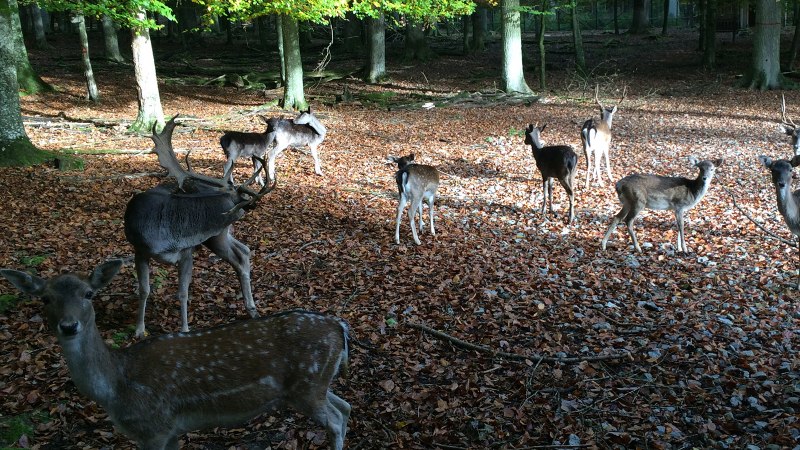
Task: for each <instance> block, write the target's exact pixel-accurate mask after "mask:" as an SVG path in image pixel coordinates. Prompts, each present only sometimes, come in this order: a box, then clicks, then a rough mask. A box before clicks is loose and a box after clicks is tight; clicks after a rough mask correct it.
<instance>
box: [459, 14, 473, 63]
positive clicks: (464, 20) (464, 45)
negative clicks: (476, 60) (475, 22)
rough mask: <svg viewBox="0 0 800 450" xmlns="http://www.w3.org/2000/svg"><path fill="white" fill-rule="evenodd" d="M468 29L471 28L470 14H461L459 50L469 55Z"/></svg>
mask: <svg viewBox="0 0 800 450" xmlns="http://www.w3.org/2000/svg"><path fill="white" fill-rule="evenodd" d="M470 29H472V16H467V15H464V16H461V51H462V52H463V53H464V54H465V55H469V53H470V48H469V45H470V39H469V37H470V36H469V32H470Z"/></svg>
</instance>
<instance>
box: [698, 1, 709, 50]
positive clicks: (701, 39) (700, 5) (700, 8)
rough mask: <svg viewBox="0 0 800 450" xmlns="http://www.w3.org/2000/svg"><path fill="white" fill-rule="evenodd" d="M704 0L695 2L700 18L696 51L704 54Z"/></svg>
mask: <svg viewBox="0 0 800 450" xmlns="http://www.w3.org/2000/svg"><path fill="white" fill-rule="evenodd" d="M706 4H707V2H706V0H697V13H698V16H699V17H700V32H699V33H698V37H699V42H698V44H697V49H698V50H700V51H701V52H704V51H705V49H706Z"/></svg>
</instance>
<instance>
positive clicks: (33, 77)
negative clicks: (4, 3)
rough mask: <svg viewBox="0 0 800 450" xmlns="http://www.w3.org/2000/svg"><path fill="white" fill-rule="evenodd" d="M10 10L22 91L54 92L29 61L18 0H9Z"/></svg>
mask: <svg viewBox="0 0 800 450" xmlns="http://www.w3.org/2000/svg"><path fill="white" fill-rule="evenodd" d="M8 8H9V11H10V12H11V33H12V35H11V39H12V40H13V43H14V47H15V48H16V51H15V53H16V55H17V57H16V66H17V83H18V84H19V87H20V89H22V90H23V91H25V92H27V93H28V94H36V93H38V92H48V91H52V90H53V87H52V86H50V85H49V84H47V83H45V82H44V80H42V79H41V78H39V75H38V74H37V73H36V71H34V70H33V67H31V62H30V60H29V59H28V50H27V49H26V48H25V41H24V40H23V39H22V23H21V22H20V20H19V5H18V4H17V0H8Z"/></svg>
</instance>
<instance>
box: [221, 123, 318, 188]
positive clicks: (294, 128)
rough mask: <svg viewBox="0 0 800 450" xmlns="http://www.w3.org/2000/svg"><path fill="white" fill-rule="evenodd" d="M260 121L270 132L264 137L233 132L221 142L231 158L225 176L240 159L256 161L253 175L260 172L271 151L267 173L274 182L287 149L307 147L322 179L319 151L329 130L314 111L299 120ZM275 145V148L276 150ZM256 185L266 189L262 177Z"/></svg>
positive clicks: (225, 135) (228, 158) (265, 133)
mask: <svg viewBox="0 0 800 450" xmlns="http://www.w3.org/2000/svg"><path fill="white" fill-rule="evenodd" d="M258 117H259V118H260V119H261V120H262V121H264V123H266V125H267V130H266V131H264V132H263V133H241V132H238V131H229V132H227V133H225V134H224V135H223V136H222V138H220V140H219V144H220V145H221V146H222V150H223V151H224V152H225V157H226V158H227V161H226V162H225V173H228V172H229V171H230V168H231V167H232V166H233V163H234V161H236V159H237V158H252V160H253V171H254V172H258V171H259V170H260V169H261V161H260V158H263V157H264V155H265V154H266V153H267V151H269V155H268V158H267V166H268V171H267V172H268V175H269V178H270V179H271V180H274V179H275V158H277V157H278V156H279V155H280V154H281V153H282V152H283V151H284V150H285V149H286V148H287V147H303V146H306V145H307V146H308V147H309V148H310V149H311V156H312V157H313V158H314V173H316V174H317V175H322V167H321V164H320V161H319V151H318V148H319V145H320V144H322V141H323V140H325V136H326V134H327V129H326V128H325V126H324V125H322V123H321V122H320V121H319V120H318V119H317V118H316V116H314V114H313V113H312V112H311V108H308V111H305V112H302V113H300V115H298V116H297V117H296V118H295V119H282V118H272V119H267V118H266V117H264V116H258ZM273 144H274V147H272V146H273ZM270 147H272V148H270ZM232 176H233V174H232V172H231V177H232ZM232 179H233V178H231V180H232ZM256 181H257V182H258V183H260V184H261V185H262V186H263V185H264V181H263V179H262V178H261V177H258V178H256Z"/></svg>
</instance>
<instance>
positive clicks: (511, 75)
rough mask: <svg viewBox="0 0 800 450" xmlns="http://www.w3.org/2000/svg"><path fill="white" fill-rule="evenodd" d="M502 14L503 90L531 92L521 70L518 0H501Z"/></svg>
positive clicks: (520, 33) (522, 92) (520, 31)
mask: <svg viewBox="0 0 800 450" xmlns="http://www.w3.org/2000/svg"><path fill="white" fill-rule="evenodd" d="M501 4H502V14H503V33H502V41H503V63H502V64H503V90H504V91H505V92H509V93H511V92H518V93H521V94H532V93H533V92H532V91H531V88H530V87H528V84H527V83H526V82H525V75H524V73H523V70H522V28H521V26H520V17H519V0H502V3H501Z"/></svg>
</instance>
